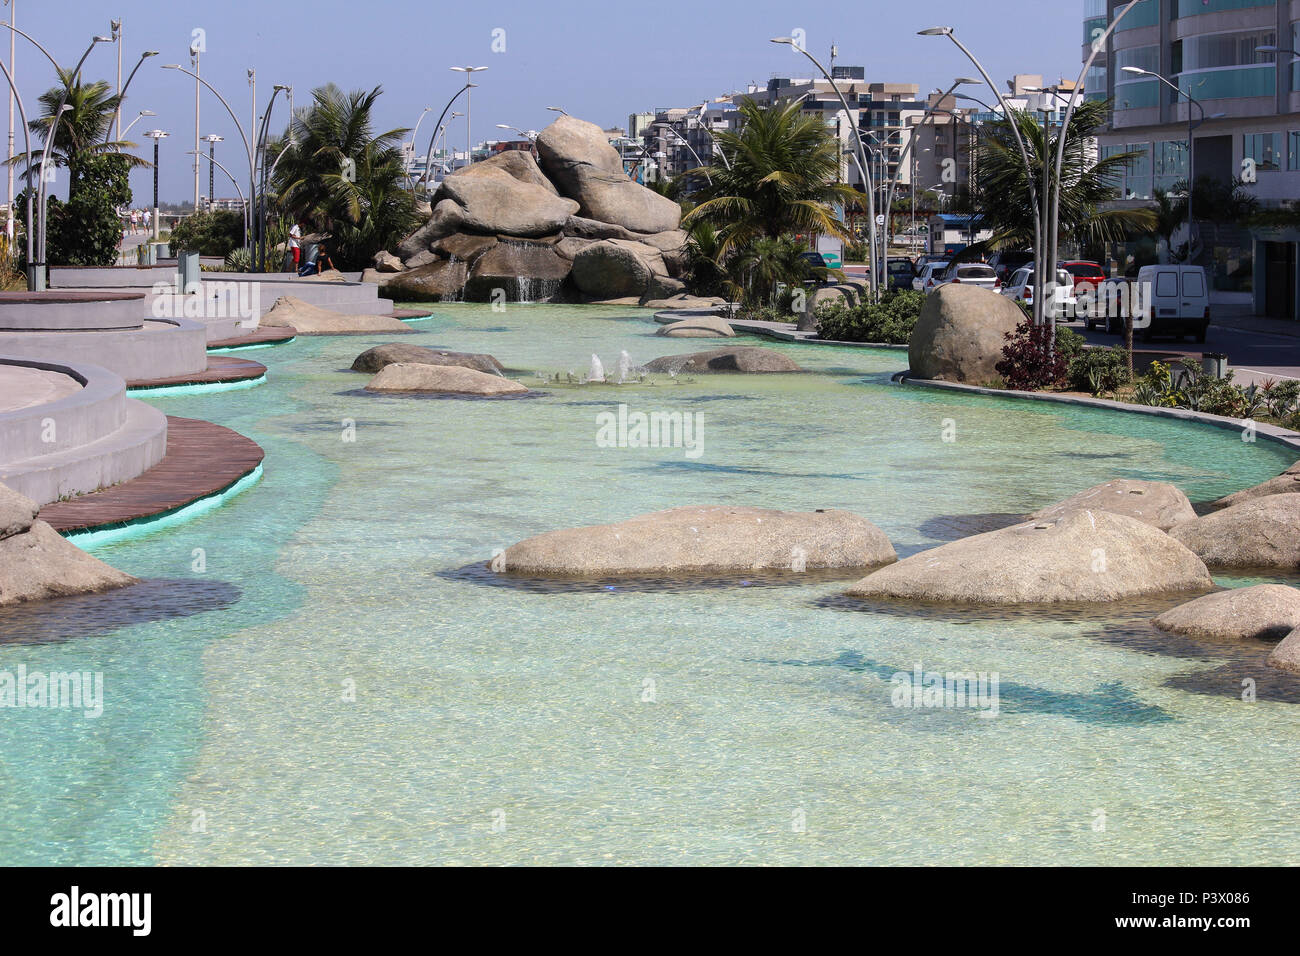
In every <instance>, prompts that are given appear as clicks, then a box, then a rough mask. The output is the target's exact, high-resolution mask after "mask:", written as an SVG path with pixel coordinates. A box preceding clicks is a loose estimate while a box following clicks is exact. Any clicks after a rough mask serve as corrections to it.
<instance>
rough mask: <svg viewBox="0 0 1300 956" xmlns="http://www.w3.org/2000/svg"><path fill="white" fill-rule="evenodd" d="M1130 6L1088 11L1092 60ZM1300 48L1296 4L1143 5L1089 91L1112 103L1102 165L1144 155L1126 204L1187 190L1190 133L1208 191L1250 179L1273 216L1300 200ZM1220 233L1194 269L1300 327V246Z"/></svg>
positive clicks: (1268, 0) (1190, 1) (1125, 24)
mask: <svg viewBox="0 0 1300 956" xmlns="http://www.w3.org/2000/svg"><path fill="white" fill-rule="evenodd" d="M1127 2H1128V0H1084V24H1083V58H1084V59H1085V60H1086V59H1087V57H1088V56H1089V55H1090V53H1091V49H1092V44H1093V42H1094V41H1095V40H1096V39H1097V38H1098V37H1099V36H1100V35H1101V33H1103V32H1104V31H1105V29H1106V27H1107V25H1108V24H1109V23H1110V22H1111V19H1112V18H1113V17H1114V16H1115V14H1116V12H1117V11H1118V10H1120V9H1122V8H1123V7H1124V6H1125V5H1126V4H1127ZM1261 47H1264V48H1275V49H1278V50H1280V51H1281V52H1279V53H1273V52H1261V50H1260V48H1261ZM1297 47H1300V2H1298V0H1139V2H1138V4H1137V6H1136V7H1134V8H1133V9H1132V10H1131V11H1130V12H1129V13H1128V14H1127V15H1126V16H1125V18H1124V19H1123V20H1122V21H1121V22H1120V24H1119V26H1118V27H1117V28H1116V30H1115V32H1114V34H1113V35H1112V36H1111V39H1110V42H1109V43H1108V44H1107V47H1106V49H1104V50H1102V51H1101V52H1100V54H1099V55H1098V57H1097V59H1096V60H1095V61H1094V65H1093V67H1092V69H1091V70H1090V71H1089V74H1088V77H1087V80H1086V83H1085V90H1086V92H1087V95H1088V96H1089V97H1094V98H1108V99H1112V100H1113V101H1114V111H1113V113H1112V118H1111V122H1110V124H1109V126H1108V127H1107V128H1106V129H1105V130H1103V131H1102V133H1101V135H1100V136H1099V144H1100V148H1101V151H1102V154H1103V155H1114V154H1116V153H1121V152H1134V153H1137V154H1138V159H1137V160H1136V161H1135V162H1134V163H1133V164H1132V165H1131V167H1130V168H1129V170H1128V172H1127V174H1126V175H1125V177H1124V180H1123V183H1122V185H1121V189H1122V195H1123V197H1124V199H1125V200H1128V201H1130V202H1134V203H1136V202H1140V201H1146V200H1150V199H1151V198H1152V196H1153V195H1154V193H1155V191H1156V190H1157V189H1163V190H1166V191H1168V190H1171V189H1172V188H1173V186H1174V184H1175V183H1179V182H1184V181H1186V179H1187V176H1188V165H1189V164H1188V160H1189V150H1188V141H1189V126H1190V127H1191V134H1190V140H1191V153H1190V159H1191V161H1192V166H1194V170H1195V176H1196V179H1197V180H1198V181H1200V180H1201V179H1202V177H1211V178H1212V179H1214V180H1217V181H1219V182H1220V183H1225V184H1226V183H1229V182H1231V181H1232V180H1233V179H1234V178H1237V179H1242V180H1244V181H1245V188H1246V189H1248V190H1249V191H1250V192H1252V193H1253V194H1254V195H1255V196H1256V197H1257V198H1258V199H1259V201H1260V203H1261V204H1262V205H1264V206H1276V205H1281V204H1282V203H1283V202H1285V201H1288V200H1291V201H1294V200H1296V199H1297V198H1300V115H1298V113H1300V64H1297V63H1296V62H1295V60H1296V57H1295V56H1294V55H1293V54H1292V52H1291V51H1294V50H1296V49H1297ZM1126 68H1127V69H1126ZM1139 70H1141V71H1146V72H1145V73H1139V72H1137V71H1139ZM1150 74H1158V75H1159V76H1160V77H1164V78H1165V79H1166V80H1168V81H1169V84H1171V85H1172V86H1175V87H1177V91H1175V90H1174V89H1172V88H1171V86H1170V85H1166V84H1165V83H1164V82H1162V81H1161V80H1160V79H1158V78H1156V76H1152V75H1150ZM1189 98H1190V100H1189ZM1190 101H1195V102H1194V103H1193V102H1190ZM1213 232H1214V235H1212V236H1210V235H1207V234H1206V230H1204V229H1203V230H1202V231H1201V234H1202V239H1203V243H1204V246H1205V248H1204V249H1203V252H1202V254H1201V256H1200V257H1198V258H1197V259H1196V261H1197V262H1199V263H1200V264H1202V265H1205V266H1206V268H1207V270H1212V272H1213V276H1214V283H1215V287H1216V288H1219V289H1229V290H1232V289H1240V290H1245V289H1250V288H1252V286H1253V287H1254V291H1255V293H1256V303H1257V311H1259V312H1261V313H1265V314H1276V315H1284V316H1286V317H1290V318H1294V317H1295V316H1296V314H1297V310H1296V305H1297V300H1298V299H1300V288H1298V287H1297V283H1296V267H1295V262H1296V243H1295V242H1293V241H1289V239H1288V238H1287V237H1286V236H1285V235H1283V236H1281V239H1282V240H1283V241H1278V242H1274V241H1272V239H1269V238H1267V237H1265V238H1263V239H1261V238H1260V235H1259V234H1256V235H1253V236H1252V235H1251V234H1249V233H1246V232H1245V231H1244V230H1242V231H1241V233H1242V234H1241V235H1239V236H1237V237H1233V236H1231V235H1220V230H1213ZM1265 300H1267V302H1266V301H1265Z"/></svg>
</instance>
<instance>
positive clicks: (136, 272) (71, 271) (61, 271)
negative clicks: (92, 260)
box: [49, 262, 176, 289]
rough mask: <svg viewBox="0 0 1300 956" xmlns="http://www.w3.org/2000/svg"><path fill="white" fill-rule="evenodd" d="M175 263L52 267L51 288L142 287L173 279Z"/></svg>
mask: <svg viewBox="0 0 1300 956" xmlns="http://www.w3.org/2000/svg"><path fill="white" fill-rule="evenodd" d="M175 281H176V263H174V262H172V263H169V264H167V265H160V266H103V267H102V268H96V267H92V266H51V267H50V278H49V284H50V288H52V289H141V288H147V287H148V286H151V285H153V284H154V283H155V282H175Z"/></svg>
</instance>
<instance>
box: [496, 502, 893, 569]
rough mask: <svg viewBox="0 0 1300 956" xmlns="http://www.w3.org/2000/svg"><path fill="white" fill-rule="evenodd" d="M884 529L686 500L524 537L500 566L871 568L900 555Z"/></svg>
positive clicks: (861, 521) (822, 516) (843, 514)
mask: <svg viewBox="0 0 1300 956" xmlns="http://www.w3.org/2000/svg"><path fill="white" fill-rule="evenodd" d="M896 557H897V556H896V555H895V553H894V548H893V546H892V545H891V544H890V543H889V539H888V538H886V537H885V534H884V532H882V531H881V530H880V529H879V528H877V527H876V526H875V525H873V524H872V523H871V522H870V521H868V520H867V519H866V518H861V517H859V516H858V515H855V514H850V513H849V512H847V511H810V512H788V511H773V510H771V509H768V508H749V507H739V506H736V507H729V506H716V507H684V508H671V509H669V510H668V511H657V512H654V513H653V514H647V515H639V516H638V517H635V518H631V519H629V520H627V521H621V522H618V523H617V524H606V525H595V526H593V527H586V528H568V529H565V530H563V531H551V532H547V533H546V534H541V535H538V536H537V537H535V538H529V539H527V540H526V541H521V542H519V543H518V544H516V545H513V546H512V547H510V548H507V549H506V551H505V554H504V555H502V556H501V557H500V558H498V559H497V560H496V561H494V562H493V567H494V568H495V569H499V570H504V571H506V572H510V573H517V574H527V575H532V576H539V577H566V576H596V577H605V576H616V575H661V574H673V573H682V572H686V573H704V572H714V573H716V572H727V571H758V570H795V571H803V570H813V569H819V568H867V567H874V566H876V565H880V564H885V563H888V562H890V561H894V560H895V559H896Z"/></svg>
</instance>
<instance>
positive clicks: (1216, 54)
mask: <svg viewBox="0 0 1300 956" xmlns="http://www.w3.org/2000/svg"><path fill="white" fill-rule="evenodd" d="M1276 44H1277V33H1276V32H1274V31H1272V30H1251V31H1249V32H1245V33H1210V34H1206V35H1205V36H1197V37H1188V38H1187V39H1185V40H1179V41H1177V42H1175V43H1174V46H1173V69H1174V72H1175V73H1182V72H1184V71H1188V72H1190V71H1192V70H1213V69H1216V68H1218V67H1221V66H1256V65H1259V64H1265V63H1272V62H1273V60H1274V57H1275V54H1272V53H1268V54H1264V53H1256V52H1255V48H1256V47H1260V46H1274V45H1276ZM1138 65H1139V66H1140V65H1141V64H1138ZM1144 69H1154V67H1144Z"/></svg>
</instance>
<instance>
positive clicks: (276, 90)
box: [254, 83, 289, 271]
mask: <svg viewBox="0 0 1300 956" xmlns="http://www.w3.org/2000/svg"><path fill="white" fill-rule="evenodd" d="M288 89H289V87H288V86H285V85H284V84H282V83H277V84H275V86H274V87H272V89H271V101H270V102H269V103H267V104H266V113H265V114H263V116H262V132H261V134H260V135H259V136H258V139H257V152H256V153H255V154H254V156H255V157H256V156H261V164H262V165H261V168H262V181H261V189H260V191H259V193H258V195H257V250H258V255H257V261H258V266H257V267H258V269H259V270H260V271H265V269H266V180H267V168H266V138H267V136H268V135H269V134H270V132H271V113H272V112H273V111H274V109H275V98H276V97H277V96H279V95H280V94H281V93H282V92H284V91H286V90H288ZM277 158H278V157H277ZM255 161H256V160H255ZM254 168H256V167H254Z"/></svg>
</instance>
